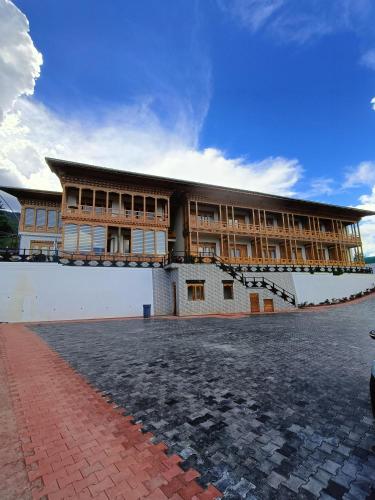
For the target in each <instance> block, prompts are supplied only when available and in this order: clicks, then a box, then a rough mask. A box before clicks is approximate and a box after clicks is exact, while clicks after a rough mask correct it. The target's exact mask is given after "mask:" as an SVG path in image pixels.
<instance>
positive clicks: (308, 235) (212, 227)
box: [190, 216, 360, 244]
mask: <svg viewBox="0 0 375 500" xmlns="http://www.w3.org/2000/svg"><path fill="white" fill-rule="evenodd" d="M190 227H191V229H197V230H200V231H206V232H210V233H221V232H228V231H229V232H232V233H236V234H243V235H253V236H257V235H259V236H260V235H264V236H269V237H272V238H279V239H284V238H293V239H298V240H319V241H327V242H339V241H341V242H344V243H354V244H359V243H360V237H359V236H356V235H351V234H346V233H335V232H330V231H313V230H309V229H300V228H293V227H289V228H288V227H282V226H265V225H259V224H243V223H237V224H235V223H234V224H231V223H228V222H224V221H207V220H201V219H200V218H199V217H198V219H197V218H196V217H195V216H190Z"/></svg>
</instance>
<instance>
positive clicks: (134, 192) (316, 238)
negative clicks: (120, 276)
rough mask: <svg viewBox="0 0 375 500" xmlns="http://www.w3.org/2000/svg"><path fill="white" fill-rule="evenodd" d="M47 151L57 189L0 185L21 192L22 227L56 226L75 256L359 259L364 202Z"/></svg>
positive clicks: (332, 262) (349, 262)
mask: <svg viewBox="0 0 375 500" xmlns="http://www.w3.org/2000/svg"><path fill="white" fill-rule="evenodd" d="M46 161H47V164H48V165H49V167H50V168H51V170H52V171H53V172H54V173H55V174H56V175H57V176H58V177H59V179H60V182H61V185H62V193H48V192H43V191H34V192H33V193H34V194H32V190H21V189H20V190H16V189H14V188H4V189H5V190H6V191H8V192H10V193H11V194H14V195H15V196H17V197H18V198H19V199H20V201H21V204H22V214H21V220H20V232H22V231H31V232H33V231H35V232H37V233H43V232H45V233H46V234H47V233H49V232H51V233H52V232H59V233H61V236H62V243H61V251H62V252H63V253H66V254H69V255H73V256H74V257H77V258H80V257H82V256H86V257H87V256H91V255H92V256H97V255H101V256H102V257H104V258H111V259H123V258H124V257H126V258H127V259H130V260H131V259H135V260H136V259H145V260H149V261H153V260H158V259H159V260H160V259H161V258H164V256H165V255H167V254H168V253H172V254H175V255H179V254H180V255H181V254H189V255H198V254H199V255H216V256H219V257H220V258H221V259H222V260H224V261H226V262H228V263H236V264H254V265H277V264H284V265H298V266H301V265H302V266H303V265H305V266H309V265H312V266H322V265H324V266H327V265H329V266H341V267H348V266H356V267H357V266H363V265H364V257H363V250H362V243H361V236H360V230H359V224H358V223H359V221H360V219H361V218H362V217H363V216H366V215H372V213H371V212H368V211H363V210H358V209H353V208H347V207H337V206H333V205H326V204H320V203H316V202H307V201H303V200H295V199H291V198H284V197H280V196H272V195H266V194H261V193H255V192H249V191H243V190H238V189H227V188H223V187H218V186H210V185H204V184H199V183H194V182H185V181H178V180H176V179H168V178H162V177H157V176H150V175H142V174H137V173H132V172H124V171H120V170H112V169H105V168H102V167H96V166H90V165H85V164H80V163H75V162H68V161H64V160H57V159H51V158H47V159H46ZM26 191H27V194H26ZM43 193H45V196H43ZM32 210H34V212H32ZM38 210H39V212H38ZM41 210H44V212H43V213H42V212H40V211H41ZM54 213H56V214H55V215H54ZM33 214H34V215H33ZM43 214H44V215H43Z"/></svg>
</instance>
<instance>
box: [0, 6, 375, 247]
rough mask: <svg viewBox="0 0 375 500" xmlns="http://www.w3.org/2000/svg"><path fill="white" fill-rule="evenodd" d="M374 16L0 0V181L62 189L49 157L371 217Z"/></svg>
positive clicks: (351, 9)
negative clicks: (351, 209) (352, 209)
mask: <svg viewBox="0 0 375 500" xmlns="http://www.w3.org/2000/svg"><path fill="white" fill-rule="evenodd" d="M374 25H375V2H373V0H330V1H329V2H327V0H163V1H162V2H161V1H160V0H137V1H136V2H134V1H131V0H106V2H102V1H99V0H74V1H73V0H64V2H52V1H40V0H14V1H13V2H11V1H10V0H0V185H3V186H4V185H18V186H19V185H21V186H25V187H31V188H40V189H60V184H59V182H58V179H57V178H56V177H55V176H54V174H52V173H51V172H50V171H49V169H48V167H47V166H46V164H45V162H44V157H45V156H53V157H58V158H64V159H68V160H73V161H82V162H87V163H92V164H96V165H101V166H105V167H112V168H119V169H124V170H131V171H139V172H145V173H153V174H157V175H164V176H170V177H176V178H181V179H191V180H196V181H201V182H208V183H213V184H221V185H225V186H230V187H240V188H244V189H249V190H255V191H261V192H268V193H275V194H282V195H286V196H294V197H298V198H305V199H311V200H316V201H321V202H325V203H333V204H340V205H349V206H357V207H362V208H368V209H372V210H375V30H374V29H373V26H374ZM361 230H362V235H363V239H364V242H365V251H366V253H367V254H375V219H374V218H367V219H366V220H365V221H364V222H363V223H362V225H361Z"/></svg>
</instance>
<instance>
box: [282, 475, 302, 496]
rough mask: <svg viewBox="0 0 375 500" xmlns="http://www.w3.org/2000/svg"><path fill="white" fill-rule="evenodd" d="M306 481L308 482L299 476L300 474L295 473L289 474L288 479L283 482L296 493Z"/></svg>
mask: <svg viewBox="0 0 375 500" xmlns="http://www.w3.org/2000/svg"><path fill="white" fill-rule="evenodd" d="M305 483H306V480H305V479H302V478H301V477H298V476H294V475H293V474H291V475H290V476H289V478H288V480H287V481H284V482H283V484H284V485H285V486H286V487H287V488H289V489H290V490H292V491H293V492H294V493H298V490H299V489H300V487H301V486H302V485H303V484H305Z"/></svg>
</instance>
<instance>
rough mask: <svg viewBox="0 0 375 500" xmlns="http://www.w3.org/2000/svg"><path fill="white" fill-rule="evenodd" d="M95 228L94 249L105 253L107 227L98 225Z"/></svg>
mask: <svg viewBox="0 0 375 500" xmlns="http://www.w3.org/2000/svg"><path fill="white" fill-rule="evenodd" d="M93 229H94V239H93V251H94V252H95V253H104V251H105V227H101V226H96V227H94V228H93Z"/></svg>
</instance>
